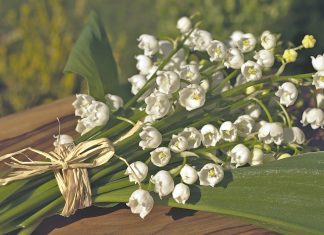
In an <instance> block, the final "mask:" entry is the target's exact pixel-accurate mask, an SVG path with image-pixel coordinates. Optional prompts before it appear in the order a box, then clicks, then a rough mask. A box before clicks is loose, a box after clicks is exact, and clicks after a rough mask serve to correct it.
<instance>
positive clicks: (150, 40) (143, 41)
mask: <svg viewBox="0 0 324 235" xmlns="http://www.w3.org/2000/svg"><path fill="white" fill-rule="evenodd" d="M137 41H138V42H139V43H138V47H139V48H140V49H142V50H144V55H146V56H153V55H154V54H156V53H157V52H158V51H159V42H158V40H157V39H156V38H155V37H154V36H152V35H148V34H142V35H141V36H140V37H139V38H138V39H137Z"/></svg>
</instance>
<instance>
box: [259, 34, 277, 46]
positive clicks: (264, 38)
mask: <svg viewBox="0 0 324 235" xmlns="http://www.w3.org/2000/svg"><path fill="white" fill-rule="evenodd" d="M276 44H277V38H276V35H274V34H272V33H271V32H270V31H264V32H263V33H262V35H261V46H262V47H263V48H264V49H266V50H271V49H273V48H275V47H276Z"/></svg>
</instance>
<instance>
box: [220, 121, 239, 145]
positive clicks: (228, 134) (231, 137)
mask: <svg viewBox="0 0 324 235" xmlns="http://www.w3.org/2000/svg"><path fill="white" fill-rule="evenodd" d="M219 132H220V134H221V137H222V139H223V140H225V141H229V142H233V141H235V140H237V136H238V133H237V127H236V126H235V125H234V124H233V123H232V122H231V121H226V122H223V123H222V125H221V126H220V128H219Z"/></svg>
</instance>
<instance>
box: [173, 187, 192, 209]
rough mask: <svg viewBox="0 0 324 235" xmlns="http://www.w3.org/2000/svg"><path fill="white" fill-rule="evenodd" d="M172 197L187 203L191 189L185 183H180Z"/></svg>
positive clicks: (179, 201) (178, 201)
mask: <svg viewBox="0 0 324 235" xmlns="http://www.w3.org/2000/svg"><path fill="white" fill-rule="evenodd" d="M172 197H173V199H174V200H175V201H176V202H177V203H181V204H185V203H186V201H187V200H188V199H189V197H190V189H189V187H188V186H187V185H185V184H184V183H179V184H177V185H176V186H175V187H174V190H173V192H172Z"/></svg>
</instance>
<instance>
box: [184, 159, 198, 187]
mask: <svg viewBox="0 0 324 235" xmlns="http://www.w3.org/2000/svg"><path fill="white" fill-rule="evenodd" d="M180 176H181V179H182V181H183V182H185V183H186V184H194V183H195V182H196V181H197V179H198V173H197V171H196V169H195V168H193V167H192V166H189V165H188V164H185V165H184V166H183V167H182V168H181V171H180Z"/></svg>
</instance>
